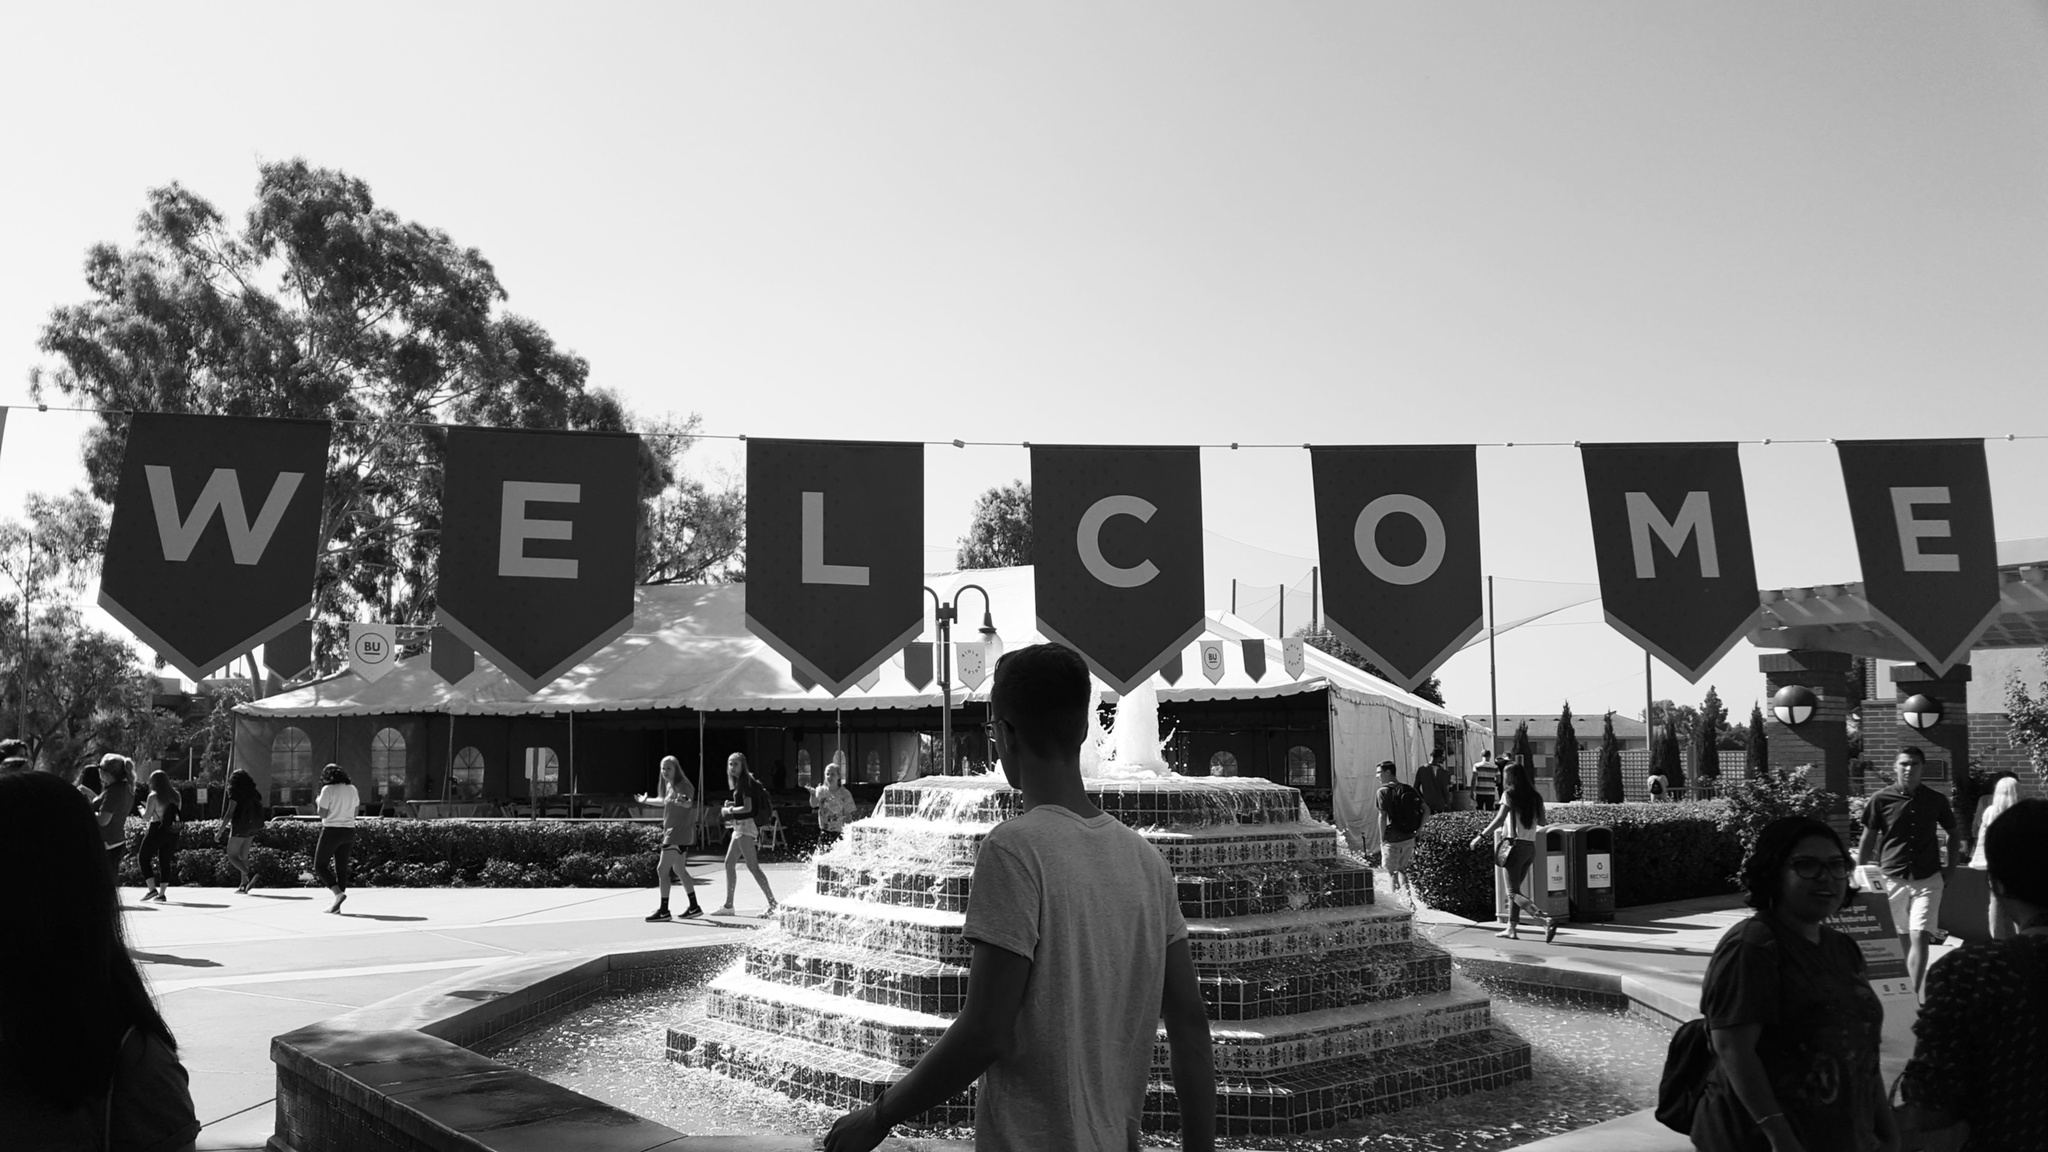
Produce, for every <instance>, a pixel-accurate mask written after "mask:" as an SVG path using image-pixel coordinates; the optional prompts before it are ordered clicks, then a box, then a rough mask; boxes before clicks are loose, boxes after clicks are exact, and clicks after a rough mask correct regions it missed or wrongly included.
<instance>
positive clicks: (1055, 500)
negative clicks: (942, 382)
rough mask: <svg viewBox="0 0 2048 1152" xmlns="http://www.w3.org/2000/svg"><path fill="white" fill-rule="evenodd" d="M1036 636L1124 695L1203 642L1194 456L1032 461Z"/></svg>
mask: <svg viewBox="0 0 2048 1152" xmlns="http://www.w3.org/2000/svg"><path fill="white" fill-rule="evenodd" d="M1031 535H1032V552H1033V559H1034V561H1035V564H1036V570H1035V572H1034V578H1035V580H1036V591H1037V596H1038V630H1039V631H1040V632H1042V633H1044V634H1045V635H1046V636H1048V637H1050V638H1052V639H1054V640H1057V641H1059V642H1060V643H1062V644H1065V645H1066V646H1067V647H1069V648H1072V649H1074V650H1075V651H1077V652H1079V653H1080V654H1081V657H1082V659H1084V660H1086V661H1087V662H1088V666H1089V668H1091V669H1093V670H1094V672H1095V674H1096V675H1097V676H1100V677H1102V679H1103V680H1105V681H1107V682H1108V683H1109V685H1110V686H1111V687H1113V688H1115V689H1116V690H1117V691H1118V692H1120V693H1123V692H1129V691H1131V690H1132V689H1133V688H1136V687H1137V686H1138V684H1139V682H1140V681H1142V680H1144V679H1145V678H1146V677H1147V676H1150V675H1152V674H1153V673H1154V672H1157V671H1159V670H1160V669H1161V668H1163V667H1165V666H1166V664H1167V662H1168V661H1170V660H1172V659H1174V658H1175V657H1177V656H1179V655H1180V651H1181V649H1182V648H1183V647H1184V646H1186V645H1187V644H1188V643H1189V642H1191V641H1193V640H1194V639H1195V638H1196V637H1197V636H1200V635H1201V634H1202V626H1203V623H1204V614H1203V611H1202V456H1201V451H1200V449H1196V448H1093V447H1088V448H1080V447H1039V446H1037V445H1033V446H1032V449H1031Z"/></svg>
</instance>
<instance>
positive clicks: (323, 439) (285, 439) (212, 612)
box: [99, 413, 332, 680]
mask: <svg viewBox="0 0 2048 1152" xmlns="http://www.w3.org/2000/svg"><path fill="white" fill-rule="evenodd" d="M331 431H332V429H331V427H330V425H329V424H328V423H327V421H325V420H270V419H262V418H257V417H245V416H184V415H163V414H156V413H136V414H135V415H133V416H130V417H129V418H128V441H127V445H126V446H125V447H124V449H123V450H122V454H121V474H120V477H119V479H118V480H117V481H116V482H115V491H114V515H113V520H112V522H111V523H110V524H109V525H108V529H107V552H106V560H105V562H104V564H103V566H102V567H101V569H100V601H99V602H100V607H102V608H104V609H106V610H107V613H108V614H109V615H111V616H113V617H114V618H115V619H116V620H119V621H120V622H121V623H123V624H125V625H127V626H128V630H129V631H131V632H133V633H135V634H136V635H137V636H139V637H141V638H142V640H143V641H144V642H145V643H147V644H148V645H149V646H150V647H152V648H155V649H156V650H157V652H158V653H159V654H160V655H162V656H163V658H164V659H165V660H167V661H169V662H170V663H171V664H173V665H174V666H176V667H177V669H178V670H179V671H180V672H183V673H184V674H185V675H186V676H188V677H190V678H192V679H193V680H201V679H204V678H205V677H207V676H209V675H211V674H212V673H213V672H214V670H216V669H218V668H220V667H221V666H222V665H224V664H226V663H228V662H229V661H231V660H233V659H235V658H236V657H238V656H241V655H243V654H244V653H246V652H248V651H249V650H251V649H253V648H255V647H256V646H257V645H258V644H261V643H263V642H264V641H265V640H268V639H269V638H270V637H272V636H275V635H277V634H278V633H280V632H284V631H286V630H287V629H289V628H291V627H292V626H293V625H295V624H297V623H299V622H300V621H302V620H304V619H305V618H306V614H307V612H308V610H309V609H311V608H312V606H313V582H314V578H315V575H316V574H317V570H318V566H319V560H320V503H321V501H320V494H321V489H322V486H323V483H324V481H325V479H326V476H327V444H328V439H329V435H330V432H331Z"/></svg>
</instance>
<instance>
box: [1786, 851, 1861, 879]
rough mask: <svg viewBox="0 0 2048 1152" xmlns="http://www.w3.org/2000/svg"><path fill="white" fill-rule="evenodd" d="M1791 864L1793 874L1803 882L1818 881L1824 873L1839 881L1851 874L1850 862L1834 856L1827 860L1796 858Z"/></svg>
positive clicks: (1845, 858)
mask: <svg viewBox="0 0 2048 1152" xmlns="http://www.w3.org/2000/svg"><path fill="white" fill-rule="evenodd" d="M1790 864H1791V868H1792V874H1793V875H1795V876H1797V877H1799V878H1800V879H1801V880H1818V879H1820V874H1821V873H1822V872H1826V873H1827V874H1828V875H1830V876H1832V877H1834V878H1835V879H1837V880H1840V879H1841V878H1842V877H1844V876H1847V875H1848V874H1849V861H1848V858H1847V857H1843V856H1832V857H1829V858H1828V859H1826V860H1820V859H1817V858H1815V857H1812V856H1794V857H1793V858H1792V859H1791V861H1790Z"/></svg>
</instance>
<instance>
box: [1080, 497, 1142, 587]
mask: <svg viewBox="0 0 2048 1152" xmlns="http://www.w3.org/2000/svg"><path fill="white" fill-rule="evenodd" d="M1157 511H1159V509H1158V508H1156V507H1154V506H1153V504H1152V502H1151V501H1150V500H1146V499H1144V498H1143V497H1140V496H1104V497H1103V498H1102V499H1100V500H1097V501H1096V502H1095V503H1093V504H1091V505H1089V506H1088V511H1086V512H1083V513H1082V514H1081V526H1080V527H1079V528H1078V529H1076V530H1075V532H1074V545H1075V547H1077V548H1079V549H1080V550H1081V566H1082V567H1084V568H1086V569H1088V574H1089V575H1090V576H1093V577H1095V578H1096V579H1097V580H1100V581H1102V582H1103V583H1104V584H1107V585H1109V586H1110V587H1111V588H1137V587H1139V586H1141V585H1145V584H1150V583H1151V582H1152V581H1153V579H1154V578H1155V577H1157V576H1158V575H1159V566H1158V565H1157V564H1154V563H1152V562H1151V561H1150V560H1147V561H1144V562H1143V563H1140V564H1137V565H1134V566H1132V567H1129V568H1119V567H1117V566H1116V565H1114V564H1111V563H1110V562H1109V558H1108V557H1106V556H1104V555H1103V554H1102V525H1103V523H1104V522H1105V521H1107V520H1108V519H1109V518H1110V517H1112V516H1133V517H1136V518H1137V520H1138V522H1139V523H1141V524H1142V523H1145V522H1147V521H1149V520H1151V519H1152V514H1153V513H1154V512H1157Z"/></svg>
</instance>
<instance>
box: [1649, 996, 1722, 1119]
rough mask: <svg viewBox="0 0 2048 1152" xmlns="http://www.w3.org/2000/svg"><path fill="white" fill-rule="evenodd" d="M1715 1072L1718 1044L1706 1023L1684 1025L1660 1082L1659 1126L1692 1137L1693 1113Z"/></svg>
mask: <svg viewBox="0 0 2048 1152" xmlns="http://www.w3.org/2000/svg"><path fill="white" fill-rule="evenodd" d="M1713 1070H1714V1044H1713V1041H1712V1040H1711V1039H1710V1038H1709V1037H1708V1035H1707V1021H1706V1019H1705V1018H1704V1017H1699V1018H1695V1019H1692V1020H1687V1021H1686V1022H1685V1023H1683V1024H1680V1025H1679V1026H1678V1031H1676V1032H1673V1033H1672V1034H1671V1047H1670V1049H1668V1050H1667V1051H1666V1052H1665V1053H1664V1074H1663V1075H1662V1076H1659V1077H1658V1078H1657V1123H1659V1124H1662V1125H1664V1126H1665V1127H1666V1128H1669V1129H1671V1130H1672V1131H1673V1132H1681V1133H1684V1134H1686V1135H1691V1134H1692V1117H1693V1113H1694V1112H1696V1111H1698V1110H1699V1106H1700V1098H1701V1097H1702V1096H1705V1095H1706V1093H1707V1077H1708V1075H1709V1074H1710V1073H1712V1072H1713Z"/></svg>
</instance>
